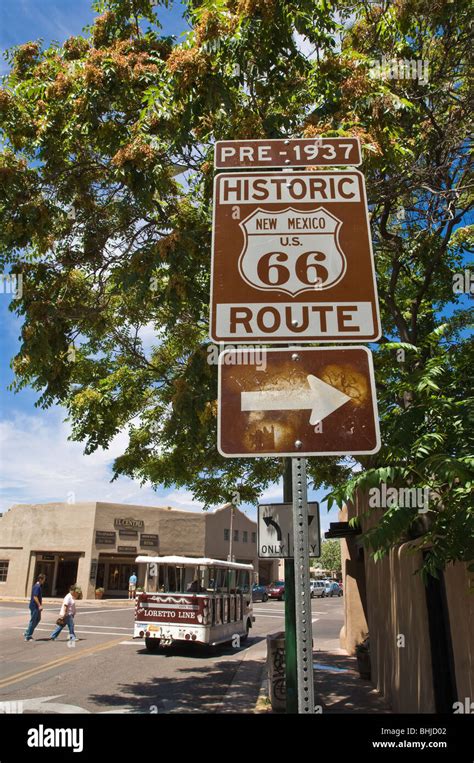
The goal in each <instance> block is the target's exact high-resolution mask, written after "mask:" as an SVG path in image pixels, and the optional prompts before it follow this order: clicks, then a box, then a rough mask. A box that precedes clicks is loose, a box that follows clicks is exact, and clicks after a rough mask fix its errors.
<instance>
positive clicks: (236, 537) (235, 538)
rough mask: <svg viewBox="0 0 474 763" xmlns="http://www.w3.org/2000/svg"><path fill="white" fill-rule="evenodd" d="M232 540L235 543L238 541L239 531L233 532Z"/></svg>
mask: <svg viewBox="0 0 474 763" xmlns="http://www.w3.org/2000/svg"><path fill="white" fill-rule="evenodd" d="M234 540H235V541H238V540H239V531H238V530H234Z"/></svg>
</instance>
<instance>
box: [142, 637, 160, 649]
mask: <svg viewBox="0 0 474 763" xmlns="http://www.w3.org/2000/svg"><path fill="white" fill-rule="evenodd" d="M145 646H146V648H147V649H148V651H149V652H157V651H158V649H159V648H160V639H159V638H145Z"/></svg>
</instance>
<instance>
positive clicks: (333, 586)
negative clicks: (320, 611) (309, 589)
mask: <svg viewBox="0 0 474 763" xmlns="http://www.w3.org/2000/svg"><path fill="white" fill-rule="evenodd" d="M324 595H325V596H331V597H332V596H342V589H341V587H340V586H339V583H336V581H335V580H326V581H325V586H324Z"/></svg>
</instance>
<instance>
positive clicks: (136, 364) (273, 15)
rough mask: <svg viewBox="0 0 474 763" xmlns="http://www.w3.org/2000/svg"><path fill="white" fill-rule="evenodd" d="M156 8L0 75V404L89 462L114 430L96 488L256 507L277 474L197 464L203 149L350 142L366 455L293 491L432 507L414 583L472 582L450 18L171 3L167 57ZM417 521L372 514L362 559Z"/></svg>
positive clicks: (96, 28) (202, 364)
mask: <svg viewBox="0 0 474 763" xmlns="http://www.w3.org/2000/svg"><path fill="white" fill-rule="evenodd" d="M163 5H167V3H166V2H158V3H157V2H152V1H151V0H101V1H100V2H97V3H96V4H95V8H96V10H97V12H98V14H99V15H98V16H97V18H96V19H95V21H94V23H93V25H92V26H91V27H90V29H88V30H86V31H85V33H84V35H83V36H77V37H72V38H70V39H68V40H66V42H64V44H62V45H59V44H53V45H51V46H50V47H48V48H46V49H45V48H43V47H42V45H41V43H40V42H39V41H36V42H27V43H25V44H24V45H20V46H18V47H16V48H14V49H13V50H11V51H10V52H9V62H10V64H11V68H10V72H9V74H8V76H7V77H6V78H5V81H4V84H3V88H2V89H1V90H0V128H1V134H2V151H1V153H0V178H1V181H2V182H1V190H0V214H1V231H0V257H1V261H2V265H3V267H4V268H12V269H13V271H16V272H22V273H23V277H24V279H25V288H24V296H23V298H22V300H21V301H17V302H15V303H14V306H13V307H14V309H15V310H16V311H17V313H18V314H19V315H21V316H22V317H23V328H22V344H21V349H20V351H19V353H18V355H17V356H16V358H15V359H14V361H13V364H14V369H15V373H16V386H17V388H21V387H22V386H24V385H32V386H33V387H34V388H35V389H36V390H37V391H38V394H39V397H38V405H40V406H43V407H47V406H50V405H51V404H53V403H55V402H59V403H60V404H62V405H63V406H65V408H66V409H67V411H68V414H69V417H70V420H71V422H72V427H73V437H74V438H75V439H77V440H81V441H83V442H84V443H85V451H86V453H91V452H93V451H94V450H95V449H96V448H98V447H104V448H106V447H107V446H108V444H109V443H110V440H111V438H113V437H114V435H116V434H117V433H118V432H119V431H122V430H124V429H126V430H127V431H128V434H129V445H128V447H127V449H126V451H125V452H124V453H123V454H122V455H121V456H120V457H119V458H117V459H116V461H115V464H114V469H115V474H116V475H120V474H123V475H129V476H130V477H134V478H136V479H139V480H142V481H150V482H151V483H152V484H153V485H155V486H156V485H165V486H169V485H172V484H176V485H186V486H189V487H190V488H191V489H192V490H193V492H194V494H195V496H196V498H198V499H200V500H202V501H203V502H204V503H205V504H206V505H209V504H211V503H216V502H218V501H224V500H228V499H229V497H230V495H231V494H232V490H234V489H235V487H236V486H237V485H238V486H239V491H240V494H241V500H243V501H245V500H252V501H254V500H256V499H257V498H258V495H259V493H260V492H261V491H262V489H264V488H265V486H267V485H268V484H269V483H271V482H273V481H274V480H276V479H278V477H279V475H280V474H281V471H282V464H281V461H280V460H279V459H256V460H254V459H231V460H228V459H223V458H222V457H221V456H220V455H219V454H218V453H217V450H216V446H215V443H216V387H217V383H216V377H217V374H216V368H215V366H212V365H211V364H209V363H208V352H207V349H208V345H209V341H208V339H207V330H208V293H209V263H210V242H211V205H212V179H213V166H212V161H213V160H212V151H213V145H214V142H215V141H216V140H218V139H229V138H234V139H235V138H249V137H253V138H261V137H262V138H263V137H291V136H301V135H303V136H308V137H312V136H317V135H321V136H337V135H341V136H346V135H356V136H359V137H360V139H361V141H362V144H363V147H364V165H363V169H364V173H365V176H366V182H367V187H368V194H369V202H370V210H371V228H372V237H373V243H374V251H375V259H376V268H377V280H378V288H379V295H380V300H381V309H382V325H383V329H384V337H383V339H382V341H381V343H380V347H379V348H378V349H377V352H376V372H377V383H378V392H379V408H380V415H381V426H382V440H383V446H382V450H381V451H380V453H378V454H376V455H375V456H371V457H369V458H363V457H361V458H360V459H358V461H359V465H360V466H359V468H361V470H360V471H359V472H356V473H353V472H352V468H353V466H354V462H353V461H351V460H349V459H339V458H325V459H310V461H309V465H308V467H309V474H310V475H311V478H312V480H313V481H314V484H315V485H316V486H320V485H327V486H331V487H332V488H333V489H334V492H333V500H338V501H342V500H344V499H346V498H347V497H350V496H351V495H353V494H354V491H355V490H357V489H358V487H364V486H366V485H367V484H368V482H371V483H373V484H378V482H380V481H381V480H387V481H390V480H400V479H402V480H405V481H407V480H408V481H409V482H410V484H413V485H417V486H426V485H429V486H430V487H431V488H432V489H433V491H434V493H435V494H436V496H437V499H436V502H435V503H434V504H433V507H432V508H433V519H432V523H431V529H430V531H429V533H428V535H427V536H426V542H427V546H428V547H429V549H430V550H429V553H428V556H427V562H426V564H427V568H429V569H431V570H435V569H436V568H439V567H442V566H443V565H444V564H446V563H447V562H449V561H451V560H455V559H472V558H473V556H474V554H473V537H474V531H473V522H474V520H473V508H472V499H471V485H472V473H473V459H472V458H471V459H469V458H468V457H467V456H466V453H469V452H472V449H471V450H469V448H468V447H467V446H468V444H469V445H472V431H473V397H472V389H471V384H470V378H471V375H472V371H470V364H472V344H471V342H470V340H469V338H468V334H467V331H466V327H467V325H468V321H469V316H468V312H467V310H465V309H461V307H460V305H459V304H458V303H459V299H460V298H459V297H458V296H457V295H456V294H454V293H453V288H452V277H453V274H454V273H456V272H458V271H459V270H461V269H462V268H463V267H468V264H466V255H467V252H469V251H471V250H470V246H472V243H470V237H469V229H468V227H467V215H468V212H469V210H470V209H471V206H472V193H471V181H470V178H471V175H470V164H469V161H470V160H469V153H468V148H467V141H466V136H467V134H468V124H469V82H468V77H467V74H468V60H469V53H470V49H471V46H472V39H471V38H470V35H469V15H470V4H469V3H468V2H467V0H453V1H452V2H447V1H446V0H431V2H427V0H394V1H393V0H387V1H384V2H382V3H380V4H378V5H376V4H373V3H372V2H369V0H358V1H357V2H352V3H348V2H337V3H333V2H330V0H298V2H297V1H296V0H295V1H293V2H292V1H291V0H290V1H287V0H206V1H205V2H198V1H197V0H190V1H189V2H188V5H187V19H188V21H189V25H190V32H189V34H188V35H187V37H186V38H185V40H184V41H183V42H179V41H176V40H175V39H174V38H170V37H166V36H164V35H163V34H162V31H161V28H160V24H159V19H160V13H161V7H162V6H163ZM384 57H385V58H386V59H392V58H393V57H396V58H397V59H402V60H406V61H424V62H427V64H428V77H427V78H421V79H420V78H402V79H392V78H390V76H379V77H377V76H372V75H373V73H374V71H375V69H374V62H375V63H377V62H379V63H382V64H383V62H384ZM176 167H179V168H181V169H183V170H184V174H182V175H179V176H177V174H176V173H177V170H176ZM440 324H442V325H440ZM150 331H152V332H153V333H154V336H155V341H154V345H153V347H152V349H151V350H150V349H149V348H148V347H147V346H146V345H145V344H144V341H143V338H144V336H145V332H147V333H148V334H149V333H150ZM400 351H403V352H402V353H400ZM417 519H418V518H417V515H416V512H415V513H414V512H412V513H407V512H406V511H404V510H402V509H398V510H393V509H391V510H389V511H387V512H386V513H385V515H384V517H383V519H382V521H381V522H380V523H379V524H378V526H377V528H375V529H374V530H373V531H371V533H369V535H368V540H369V542H370V544H371V545H372V548H373V549H374V550H375V551H376V552H379V553H381V552H383V551H385V550H386V549H387V548H389V547H390V546H391V545H392V544H393V543H396V542H398V541H399V540H400V539H401V538H403V537H406V534H407V532H408V533H409V531H410V528H411V527H412V525H413V524H414V523H416V521H417Z"/></svg>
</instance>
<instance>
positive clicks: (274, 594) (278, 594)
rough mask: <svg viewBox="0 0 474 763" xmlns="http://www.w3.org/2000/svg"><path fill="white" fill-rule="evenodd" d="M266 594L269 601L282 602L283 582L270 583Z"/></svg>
mask: <svg viewBox="0 0 474 763" xmlns="http://www.w3.org/2000/svg"><path fill="white" fill-rule="evenodd" d="M267 594H268V598H269V599H278V601H284V599H285V581H284V580H276V581H275V582H274V583H270V585H269V586H267Z"/></svg>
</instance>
